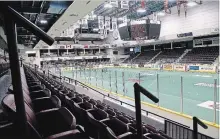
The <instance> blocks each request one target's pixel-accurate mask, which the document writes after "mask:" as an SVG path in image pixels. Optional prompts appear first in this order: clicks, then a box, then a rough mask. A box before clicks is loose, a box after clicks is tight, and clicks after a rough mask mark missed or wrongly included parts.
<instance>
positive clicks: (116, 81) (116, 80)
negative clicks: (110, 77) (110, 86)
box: [115, 71, 118, 93]
mask: <svg viewBox="0 0 220 139" xmlns="http://www.w3.org/2000/svg"><path fill="white" fill-rule="evenodd" d="M115 83H116V86H115V87H116V93H118V79H117V71H115Z"/></svg>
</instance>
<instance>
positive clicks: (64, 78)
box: [45, 73, 190, 128]
mask: <svg viewBox="0 0 220 139" xmlns="http://www.w3.org/2000/svg"><path fill="white" fill-rule="evenodd" d="M45 76H48V75H45ZM49 76H50V77H52V78H53V79H55V80H57V81H62V80H63V81H65V82H67V83H69V84H72V83H73V85H80V86H82V87H84V88H87V89H90V90H93V91H94V92H96V93H98V94H99V95H102V96H103V98H105V97H107V98H110V99H112V100H114V101H116V102H119V103H120V104H121V105H123V104H125V105H128V106H131V107H133V108H135V106H134V105H132V104H130V103H127V102H124V101H121V100H119V99H116V98H114V97H111V96H110V95H109V94H105V93H102V92H100V91H98V90H97V89H94V88H93V87H90V86H88V85H86V84H85V83H82V82H80V81H78V80H75V79H72V78H69V77H66V76H57V75H54V74H53V73H49ZM141 111H143V112H145V113H146V115H147V116H148V115H149V114H151V115H153V116H156V117H159V118H162V119H164V120H165V121H171V122H172V123H176V124H178V125H181V126H183V127H185V128H190V127H189V126H186V125H183V124H181V123H178V122H175V121H172V120H170V119H167V118H165V117H163V116H161V115H158V114H155V113H152V112H149V111H147V110H145V109H141Z"/></svg>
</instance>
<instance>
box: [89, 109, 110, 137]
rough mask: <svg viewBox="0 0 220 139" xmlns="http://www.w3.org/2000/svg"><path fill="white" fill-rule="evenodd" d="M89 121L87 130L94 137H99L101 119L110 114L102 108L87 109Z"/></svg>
mask: <svg viewBox="0 0 220 139" xmlns="http://www.w3.org/2000/svg"><path fill="white" fill-rule="evenodd" d="M87 116H88V122H87V124H86V126H85V131H86V132H87V133H88V135H89V136H90V137H92V138H99V132H100V131H99V130H98V129H99V127H100V126H99V125H100V124H101V123H100V121H101V120H104V119H107V118H108V114H107V113H106V112H104V111H102V110H100V109H92V110H88V111H87Z"/></svg>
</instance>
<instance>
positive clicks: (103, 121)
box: [100, 118, 110, 122]
mask: <svg viewBox="0 0 220 139" xmlns="http://www.w3.org/2000/svg"><path fill="white" fill-rule="evenodd" d="M107 120H110V119H109V118H106V119H103V120H100V122H105V121H107Z"/></svg>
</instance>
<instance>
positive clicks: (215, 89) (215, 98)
mask: <svg viewBox="0 0 220 139" xmlns="http://www.w3.org/2000/svg"><path fill="white" fill-rule="evenodd" d="M217 97H218V96H217V79H214V123H216V102H217Z"/></svg>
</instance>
